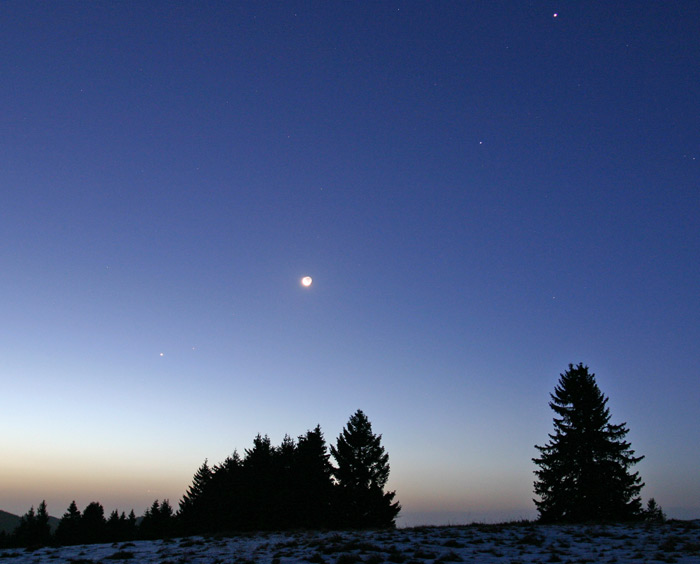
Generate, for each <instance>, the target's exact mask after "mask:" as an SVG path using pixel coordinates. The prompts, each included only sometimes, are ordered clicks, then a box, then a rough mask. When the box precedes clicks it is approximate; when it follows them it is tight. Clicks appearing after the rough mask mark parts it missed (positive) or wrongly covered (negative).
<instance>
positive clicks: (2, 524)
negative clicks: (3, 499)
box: [0, 509, 20, 534]
mask: <svg viewBox="0 0 700 564" xmlns="http://www.w3.org/2000/svg"><path fill="white" fill-rule="evenodd" d="M19 519H20V518H19V517H18V516H17V515H13V514H12V513H8V512H7V511H3V510H2V509H0V531H4V532H5V533H7V534H10V533H11V532H13V531H14V530H15V529H16V528H17V525H19Z"/></svg>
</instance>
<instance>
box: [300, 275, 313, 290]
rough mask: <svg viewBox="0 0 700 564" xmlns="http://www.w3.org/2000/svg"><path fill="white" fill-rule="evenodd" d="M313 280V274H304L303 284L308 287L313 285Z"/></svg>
mask: <svg viewBox="0 0 700 564" xmlns="http://www.w3.org/2000/svg"><path fill="white" fill-rule="evenodd" d="M312 282H313V279H312V278H311V276H304V278H302V279H301V285H302V286H306V287H307V288H308V287H309V286H311V283H312Z"/></svg>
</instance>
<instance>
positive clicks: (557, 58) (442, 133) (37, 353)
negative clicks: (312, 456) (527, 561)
mask: <svg viewBox="0 0 700 564" xmlns="http://www.w3.org/2000/svg"><path fill="white" fill-rule="evenodd" d="M698 21H700V4H699V3H697V2H651V1H649V2H639V1H634V2H599V3H590V2H499V1H488V2H430V3H427V2H426V3H422V2H393V1H391V2H390V1H386V2H344V3H337V2H303V3H297V2H281V3H279V2H271V3H259V2H242V3H237V2H234V3H229V2H215V1H212V2H184V3H174V2H87V1H86V2H72V1H62V2H33V1H7V2H2V3H0V54H1V55H0V77H1V79H0V241H1V243H0V316H1V319H2V324H1V325H0V380H1V384H2V385H1V387H0V428H1V429H2V433H0V508H2V509H4V510H7V511H11V512H14V513H24V512H26V511H27V510H28V509H29V506H30V505H34V506H36V505H37V504H38V503H39V502H41V500H42V499H46V500H47V503H48V507H49V511H50V513H52V514H53V515H58V516H60V515H61V514H62V513H63V512H64V511H65V510H66V508H67V507H68V504H69V503H70V501H71V500H72V499H75V500H76V501H77V503H78V506H79V507H80V508H81V509H82V508H83V507H84V506H85V505H87V503H89V502H90V501H92V500H98V501H100V502H102V503H103V504H104V505H105V508H106V510H107V511H110V510H112V509H114V508H119V509H120V510H126V511H127V512H128V510H129V509H131V508H132V507H133V508H134V509H135V510H136V512H137V513H140V512H142V511H143V510H144V509H145V508H146V507H147V506H148V505H150V503H151V502H152V501H153V500H154V499H156V498H158V499H163V498H169V499H170V500H171V501H172V502H173V503H174V504H176V503H177V501H178V500H179V499H180V498H181V496H182V494H183V493H184V491H185V488H186V487H187V486H188V485H189V484H190V482H191V478H192V475H193V474H194V472H195V470H196V469H197V467H198V466H199V465H200V464H201V463H202V462H203V461H204V459H205V458H208V459H209V461H210V462H212V463H216V462H220V461H222V460H223V459H224V458H225V457H226V456H227V455H228V454H231V453H232V452H233V450H234V449H238V450H239V451H240V452H242V451H243V450H244V449H245V448H248V447H250V446H251V444H252V439H253V437H254V436H255V434H257V433H262V434H269V435H270V438H271V439H272V441H273V443H275V444H278V443H279V442H280V441H281V439H282V437H283V435H284V434H285V433H288V434H290V435H291V436H293V437H296V436H298V435H300V434H303V433H304V432H305V431H306V430H307V429H311V428H313V427H314V426H315V425H316V424H320V425H321V427H322V429H323V431H324V433H325V435H326V439H327V440H328V441H329V442H332V441H334V440H335V439H336V437H337V436H338V434H339V433H340V431H341V430H342V427H343V425H345V423H346V422H347V419H348V417H349V416H350V415H351V414H352V413H353V412H354V411H355V410H356V409H358V408H361V409H363V410H364V411H365V413H366V414H367V415H368V417H369V418H370V420H371V421H372V423H373V426H374V430H375V431H376V432H378V433H381V434H382V435H383V444H384V446H385V447H386V448H387V451H388V452H389V455H390V462H391V468H392V472H391V477H390V481H389V487H390V488H391V489H395V490H396V491H397V499H398V500H399V501H400V502H401V503H402V505H403V508H404V511H403V515H402V519H401V520H400V524H401V523H402V524H410V523H429V522H430V523H447V522H452V523H454V522H467V521H472V520H499V519H505V518H518V517H525V518H531V517H534V516H535V515H536V513H535V507H534V504H533V503H532V501H531V500H532V497H533V493H532V489H533V488H532V484H533V480H534V476H533V470H534V469H535V467H534V464H533V463H532V462H531V458H532V457H533V456H536V455H537V451H536V450H535V448H534V445H535V444H544V443H545V442H546V441H547V433H549V432H551V430H552V417H553V415H554V413H553V412H552V411H551V410H550V409H549V407H548V401H549V393H550V392H552V391H553V389H554V387H555V385H556V383H557V381H558V378H559V374H560V373H561V372H563V371H564V370H566V368H567V366H568V364H569V363H578V362H583V363H584V364H587V365H588V366H589V367H590V369H591V370H592V371H593V372H594V373H596V375H597V380H598V384H599V386H600V387H601V389H602V391H603V392H604V393H605V394H606V395H608V396H609V397H610V404H609V405H610V408H611V411H612V422H614V423H620V422H623V421H626V422H627V424H628V427H629V428H630V433H629V435H628V439H629V440H630V441H631V443H632V447H633V448H634V449H635V450H636V451H637V453H638V454H643V455H645V456H646V458H645V459H644V461H643V462H641V463H640V464H639V465H638V466H637V467H636V469H637V470H639V471H640V473H641V475H642V478H643V479H644V481H645V482H646V487H645V488H644V489H643V491H642V494H643V499H644V500H645V501H646V500H647V499H648V498H649V497H652V496H653V497H655V498H656V500H657V501H658V502H659V503H660V504H661V505H662V507H663V508H664V509H665V510H666V512H667V513H668V514H669V515H670V516H675V517H683V518H690V517H700V476H699V475H698V469H699V468H700V450H698V448H697V445H698V444H700V410H699V409H698V405H700V403H699V401H700V346H698V343H700V324H699V323H698V320H700V292H699V291H698V290H699V288H700V266H699V265H700V261H699V260H698V259H699V257H700V65H699V64H698V61H700V35H698V33H697V22H698ZM304 275H311V276H313V279H314V283H313V285H312V286H311V287H310V288H308V289H307V288H303V287H302V286H301V285H300V279H301V277H302V276H304Z"/></svg>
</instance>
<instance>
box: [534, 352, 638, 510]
mask: <svg viewBox="0 0 700 564" xmlns="http://www.w3.org/2000/svg"><path fill="white" fill-rule="evenodd" d="M550 397H551V400H552V401H551V402H550V403H549V406H550V407H551V408H552V410H553V411H554V412H555V413H556V414H557V415H558V416H559V417H558V418H557V417H555V418H554V434H550V435H549V438H550V441H549V443H547V444H546V445H545V446H537V445H535V448H537V450H539V451H540V457H539V458H533V462H534V463H535V464H536V465H537V466H539V469H538V470H536V471H535V475H536V476H537V481H536V482H535V494H536V495H538V496H539V500H535V504H536V506H537V510H538V512H539V519H540V521H542V522H584V521H604V520H612V521H620V520H631V519H636V518H639V517H640V512H641V500H640V499H639V491H640V490H641V488H642V486H643V485H644V484H643V483H642V481H641V478H640V477H639V473H638V472H635V473H634V474H631V473H630V472H629V471H628V470H629V468H630V467H631V466H633V465H634V464H636V463H637V462H639V461H640V460H642V458H644V457H642V456H639V457H635V456H634V451H633V450H632V449H631V448H630V443H628V442H626V441H625V440H624V437H625V436H626V435H627V433H628V429H627V428H626V423H622V424H619V425H613V424H611V423H610V409H609V408H608V407H607V405H606V404H607V403H608V398H607V397H605V396H604V395H603V393H602V392H601V391H600V389H599V388H598V385H597V383H596V381H595V374H591V373H589V372H588V367H587V366H584V365H583V364H578V365H577V366H574V365H573V364H569V369H568V370H567V371H566V372H564V374H561V375H560V380H559V384H558V385H557V387H556V388H555V390H554V393H553V394H550Z"/></svg>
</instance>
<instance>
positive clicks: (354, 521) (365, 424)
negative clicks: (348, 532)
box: [331, 409, 401, 528]
mask: <svg viewBox="0 0 700 564" xmlns="http://www.w3.org/2000/svg"><path fill="white" fill-rule="evenodd" d="M381 438H382V437H381V435H375V434H374V433H373V432H372V424H371V423H370V422H369V419H367V416H366V415H365V414H364V413H363V412H362V410H359V409H358V410H357V411H356V412H355V414H354V415H352V416H351V417H350V419H349V421H348V423H347V425H346V426H345V428H344V429H343V432H342V433H341V434H340V436H339V437H338V440H337V443H336V446H335V447H334V446H331V454H332V455H333V458H334V459H335V461H336V464H337V466H336V467H334V468H333V475H334V477H335V479H336V481H337V484H338V496H337V500H336V505H335V511H336V515H338V517H339V518H340V524H341V525H342V526H347V527H354V528H365V527H394V526H395V522H396V521H395V519H396V515H397V514H398V513H399V511H400V510H401V506H400V505H399V503H398V502H394V503H392V501H393V499H394V496H395V495H396V494H395V492H386V493H385V492H384V486H385V485H386V482H387V480H388V478H389V455H388V454H387V453H386V452H385V451H384V447H383V446H381Z"/></svg>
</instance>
